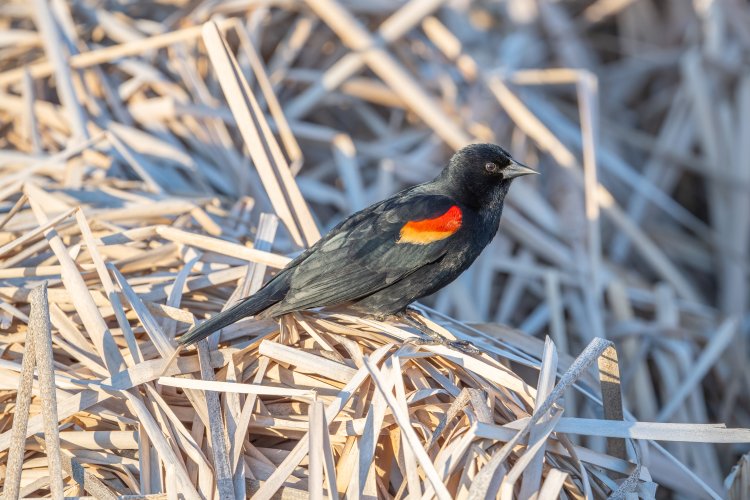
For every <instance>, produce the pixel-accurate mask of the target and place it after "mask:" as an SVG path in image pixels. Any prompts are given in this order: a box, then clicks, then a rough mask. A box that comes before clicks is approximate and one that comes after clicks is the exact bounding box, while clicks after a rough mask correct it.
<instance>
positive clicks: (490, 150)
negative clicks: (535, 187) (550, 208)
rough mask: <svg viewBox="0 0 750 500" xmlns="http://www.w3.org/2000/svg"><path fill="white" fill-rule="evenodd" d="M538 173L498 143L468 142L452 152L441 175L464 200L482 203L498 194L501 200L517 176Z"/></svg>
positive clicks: (487, 201)
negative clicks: (517, 159)
mask: <svg viewBox="0 0 750 500" xmlns="http://www.w3.org/2000/svg"><path fill="white" fill-rule="evenodd" d="M537 173H539V172H537V171H536V170H532V169H530V168H529V167H527V166H526V165H524V164H522V163H519V162H517V161H516V160H514V159H513V158H512V157H511V156H510V154H509V153H508V152H507V151H505V150H504V149H503V148H501V147H500V146H497V145H495V144H471V145H469V146H466V147H464V148H462V149H460V150H459V151H458V152H456V154H454V155H453V157H452V158H451V159H450V162H449V163H448V166H447V167H446V169H445V170H444V171H443V174H442V175H441V177H442V178H443V179H444V180H446V181H448V184H449V185H450V186H451V187H452V188H453V189H455V190H457V191H458V192H457V193H456V194H457V195H459V196H460V197H461V198H462V200H463V201H465V202H469V203H470V204H476V205H477V206H482V205H486V204H487V203H491V202H492V201H494V200H496V199H497V198H498V197H499V198H500V201H502V198H503V197H504V196H505V194H506V193H507V192H508V188H509V187H510V183H511V182H512V181H513V179H515V178H516V177H521V176H522V175H529V174H537Z"/></svg>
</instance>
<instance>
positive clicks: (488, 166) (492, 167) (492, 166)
mask: <svg viewBox="0 0 750 500" xmlns="http://www.w3.org/2000/svg"><path fill="white" fill-rule="evenodd" d="M499 168H500V167H498V166H497V164H496V163H492V162H491V161H489V162H487V163H485V164H484V169H485V170H486V171H487V172H490V173H495V172H497V171H498V169H499Z"/></svg>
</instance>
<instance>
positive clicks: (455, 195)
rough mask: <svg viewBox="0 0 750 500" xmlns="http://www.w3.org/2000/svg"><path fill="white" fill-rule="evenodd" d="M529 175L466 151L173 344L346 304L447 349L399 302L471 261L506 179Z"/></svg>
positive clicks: (490, 155)
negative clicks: (244, 322) (240, 324)
mask: <svg viewBox="0 0 750 500" xmlns="http://www.w3.org/2000/svg"><path fill="white" fill-rule="evenodd" d="M534 173H536V172H535V171H534V170H532V169H530V168H528V167H526V166H525V165H522V164H520V163H518V162H516V161H514V160H513V159H512V158H511V157H510V155H509V154H508V153H507V152H506V151H505V150H504V149H502V148H501V147H499V146H496V145H493V144H473V145H470V146H467V147H465V148H463V149H461V150H460V151H458V152H457V153H456V154H455V155H453V157H452V158H451V160H450V162H449V163H448V166H447V167H446V168H445V169H444V170H443V171H442V173H441V174H440V175H439V176H438V177H437V178H435V179H434V180H432V181H430V182H426V183H424V184H419V185H417V186H413V187H410V188H408V189H405V190H403V191H401V192H399V193H396V194H395V195H393V196H392V197H390V198H388V199H386V200H383V201H381V202H379V203H376V204H374V205H372V206H370V207H367V208H365V209H364V210H361V211H359V212H357V213H355V214H353V215H351V216H349V217H348V218H347V219H345V220H344V221H342V222H341V223H340V224H338V225H337V226H336V227H334V228H333V229H332V230H331V231H330V232H329V233H328V234H326V235H325V236H324V237H323V238H321V239H320V241H318V242H317V243H315V245H313V246H312V247H311V248H309V249H308V250H306V251H305V252H303V253H302V254H300V255H299V256H298V257H297V258H296V259H294V260H293V261H291V262H290V263H289V264H288V265H287V266H286V267H285V268H284V269H282V270H281V271H280V272H279V273H278V274H277V275H276V276H275V277H274V278H273V279H271V280H270V281H269V282H268V283H266V284H265V286H263V288H261V289H260V290H259V291H258V292H257V293H255V294H254V295H251V296H250V297H247V298H245V299H242V300H241V301H240V302H239V303H237V304H236V305H234V306H232V307H231V308H230V309H227V310H226V311H224V312H222V313H220V314H217V315H216V316H214V317H212V318H210V319H209V320H207V321H204V322H203V323H201V324H200V325H198V326H196V327H195V328H193V329H192V330H191V331H189V332H188V333H186V334H185V335H183V336H182V337H181V338H180V339H179V342H180V343H181V344H191V343H193V342H197V341H199V340H201V339H204V338H206V337H207V336H208V335H210V334H211V333H213V332H215V331H217V330H219V329H221V328H224V327H226V326H228V325H230V324H232V323H234V322H235V321H237V320H239V319H241V318H243V317H245V316H250V315H255V316H256V317H259V318H265V317H276V316H281V315H282V314H286V313H289V312H292V311H300V310H304V309H311V308H315V307H323V306H337V305H344V304H346V305H349V306H351V307H352V308H354V309H355V310H357V311H360V312H362V313H364V314H367V315H370V316H374V317H375V318H378V319H385V318H388V317H391V316H398V317H400V318H402V319H404V320H405V321H406V322H408V323H409V324H412V325H413V326H416V327H417V328H419V329H420V330H421V331H423V332H424V333H427V334H428V335H430V336H431V337H432V338H433V339H434V340H435V341H437V342H440V343H448V342H446V341H444V340H442V338H440V337H435V335H436V334H435V333H434V332H431V331H430V330H429V329H426V328H425V327H424V325H421V324H418V323H417V322H415V320H414V317H413V316H411V315H409V314H407V306H408V305H409V304H411V303H412V302H414V301H415V300H417V299H419V298H421V297H424V296H426V295H429V294H431V293H433V292H435V291H437V290H439V289H441V288H442V287H444V286H445V285H447V284H448V283H450V282H451V281H453V280H454V279H456V278H457V277H458V275H459V274H461V273H462V272H463V271H464V270H466V268H468V267H469V266H470V265H471V263H472V262H474V260H475V259H476V258H477V256H479V254H480V252H481V251H482V250H483V249H484V247H486V246H487V244H488V243H489V242H490V241H491V240H492V238H493V237H494V236H495V233H496V232H497V229H498V226H499V224H500V215H501V214H502V211H503V201H504V199H505V195H506V194H507V193H508V188H509V187H510V184H511V182H512V180H513V179H514V178H515V177H519V176H522V175H528V174H534ZM420 326H421V327H420ZM454 344H457V345H455V346H456V347H459V348H464V349H465V348H466V347H467V346H466V343H452V344H451V345H454Z"/></svg>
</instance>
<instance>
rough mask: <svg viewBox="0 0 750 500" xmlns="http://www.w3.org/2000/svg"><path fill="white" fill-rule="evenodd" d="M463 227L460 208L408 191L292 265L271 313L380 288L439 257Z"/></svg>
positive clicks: (346, 224)
mask: <svg viewBox="0 0 750 500" xmlns="http://www.w3.org/2000/svg"><path fill="white" fill-rule="evenodd" d="M461 224H462V210H461V208H460V207H459V206H458V205H457V204H456V202H455V201H454V200H453V199H451V198H449V197H447V196H442V195H427V194H412V193H407V194H406V195H405V196H400V197H394V198H390V199H388V200H386V201H384V202H382V203H380V204H378V205H375V206H373V207H370V208H367V209H365V210H363V211H361V212H358V213H356V214H354V215H352V216H351V217H349V218H348V219H346V220H345V221H343V222H342V223H341V224H339V225H338V226H337V227H336V228H334V229H333V230H331V232H330V233H328V235H326V236H325V237H324V238H323V240H321V241H319V242H318V243H317V244H316V245H315V246H314V247H313V248H311V249H310V250H309V251H307V252H305V253H304V254H302V255H300V257H298V258H297V259H295V261H294V262H292V264H290V266H289V268H288V270H287V271H286V272H289V273H291V276H290V289H289V292H288V293H287V295H286V297H285V298H284V300H283V301H282V302H281V303H280V304H278V306H277V307H276V308H275V311H274V312H275V314H274V315H276V314H283V313H285V312H289V311H294V310H298V309H307V308H312V307H319V306H326V305H336V304H341V303H344V302H348V301H352V300H357V299H360V298H362V297H365V296H367V295H370V294H372V293H374V292H376V291H378V290H381V289H383V288H385V287H387V286H388V285H390V284H392V283H395V282H396V281H398V280H400V279H403V278H404V277H405V276H408V275H409V274H411V273H413V272H414V271H416V270H418V269H419V268H421V267H422V266H425V265H427V264H430V263H432V262H435V261H437V260H439V259H440V258H442V257H443V256H444V255H445V252H446V248H447V246H448V244H449V242H450V240H451V238H450V236H451V235H453V234H454V233H455V232H456V231H458V229H460V227H461Z"/></svg>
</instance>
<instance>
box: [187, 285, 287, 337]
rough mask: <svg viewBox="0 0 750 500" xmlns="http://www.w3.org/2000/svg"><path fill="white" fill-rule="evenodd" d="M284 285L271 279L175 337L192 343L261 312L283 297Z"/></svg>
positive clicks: (284, 292) (285, 288)
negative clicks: (253, 292) (178, 336)
mask: <svg viewBox="0 0 750 500" xmlns="http://www.w3.org/2000/svg"><path fill="white" fill-rule="evenodd" d="M277 278H278V277H277ZM279 285H280V286H279ZM285 285H286V284H285V283H280V282H279V280H277V279H275V280H272V281H271V282H269V283H267V284H266V286H264V287H263V288H261V289H260V290H258V292H257V293H255V294H253V295H251V296H250V297H247V298H245V299H242V300H241V301H240V302H238V303H237V304H235V305H233V306H232V307H230V308H229V309H227V310H226V311H224V312H221V313H219V314H217V315H216V316H214V317H212V318H209V319H207V320H206V321H204V322H203V323H201V324H199V325H197V326H196V327H195V328H193V329H192V330H190V331H189V332H187V333H186V334H185V335H183V336H182V337H180V338H179V339H177V341H178V342H179V343H180V344H183V345H190V344H194V343H196V342H198V341H200V340H203V339H205V338H206V337H208V336H209V335H211V334H212V333H214V332H216V331H218V330H221V329H222V328H224V327H227V326H229V325H231V324H232V323H235V322H237V321H239V320H241V319H242V318H245V317H247V316H254V315H257V314H259V313H262V312H263V311H264V310H266V309H268V308H269V307H271V306H272V305H274V304H276V303H277V302H279V301H280V300H282V299H283V298H284V295H286V292H287V290H288V287H287V286H285Z"/></svg>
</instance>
